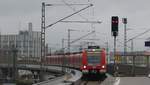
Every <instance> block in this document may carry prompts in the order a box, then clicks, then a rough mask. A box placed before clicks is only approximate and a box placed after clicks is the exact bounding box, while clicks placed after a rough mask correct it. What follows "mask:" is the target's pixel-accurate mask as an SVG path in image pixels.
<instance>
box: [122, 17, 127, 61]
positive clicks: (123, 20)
mask: <svg viewBox="0 0 150 85" xmlns="http://www.w3.org/2000/svg"><path fill="white" fill-rule="evenodd" d="M122 22H123V24H124V55H125V54H126V52H127V28H126V25H127V18H123V19H122ZM126 62H127V60H126V56H124V63H126Z"/></svg>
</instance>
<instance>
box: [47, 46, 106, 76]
mask: <svg viewBox="0 0 150 85" xmlns="http://www.w3.org/2000/svg"><path fill="white" fill-rule="evenodd" d="M45 63H46V64H50V65H61V66H62V65H63V66H69V67H75V68H79V69H80V70H81V71H82V72H83V73H84V74H89V73H96V74H97V73H100V74H105V73H106V71H107V67H106V64H107V62H106V52H105V49H103V48H102V49H100V48H99V47H98V46H89V47H88V49H85V50H83V51H82V52H81V53H71V54H69V55H68V54H64V55H62V54H61V55H51V56H47V57H46V62H45Z"/></svg>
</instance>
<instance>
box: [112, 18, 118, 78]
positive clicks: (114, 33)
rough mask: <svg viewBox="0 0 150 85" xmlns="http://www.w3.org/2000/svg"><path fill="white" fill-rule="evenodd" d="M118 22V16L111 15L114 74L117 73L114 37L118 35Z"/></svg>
mask: <svg viewBox="0 0 150 85" xmlns="http://www.w3.org/2000/svg"><path fill="white" fill-rule="evenodd" d="M118 23H119V18H118V16H112V18H111V34H112V36H113V37H114V71H115V72H114V76H117V75H118V72H117V70H118V66H117V62H116V61H117V60H115V59H116V58H115V56H116V37H117V36H118Z"/></svg>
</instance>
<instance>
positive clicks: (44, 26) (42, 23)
mask: <svg viewBox="0 0 150 85" xmlns="http://www.w3.org/2000/svg"><path fill="white" fill-rule="evenodd" d="M73 5H76V4H73ZM47 6H52V4H45V2H42V10H41V11H42V17H41V63H40V81H42V80H43V78H42V77H43V76H42V75H43V73H44V72H43V71H44V70H45V69H44V68H45V67H44V61H45V56H46V55H45V30H46V29H47V28H49V27H51V26H53V25H55V24H57V23H58V22H61V21H63V20H65V19H67V18H69V17H71V16H73V15H75V14H77V13H79V12H81V11H83V10H85V9H87V8H89V7H91V6H93V4H90V5H88V6H86V7H84V8H82V9H80V10H78V11H76V12H74V13H72V14H70V15H68V16H66V17H64V18H61V19H59V20H57V21H56V22H54V23H52V24H50V25H47V26H46V25H45V19H46V18H45V9H46V7H47Z"/></svg>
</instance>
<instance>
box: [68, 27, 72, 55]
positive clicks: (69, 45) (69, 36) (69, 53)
mask: <svg viewBox="0 0 150 85" xmlns="http://www.w3.org/2000/svg"><path fill="white" fill-rule="evenodd" d="M70 31H72V30H71V29H68V53H69V54H70Z"/></svg>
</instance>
